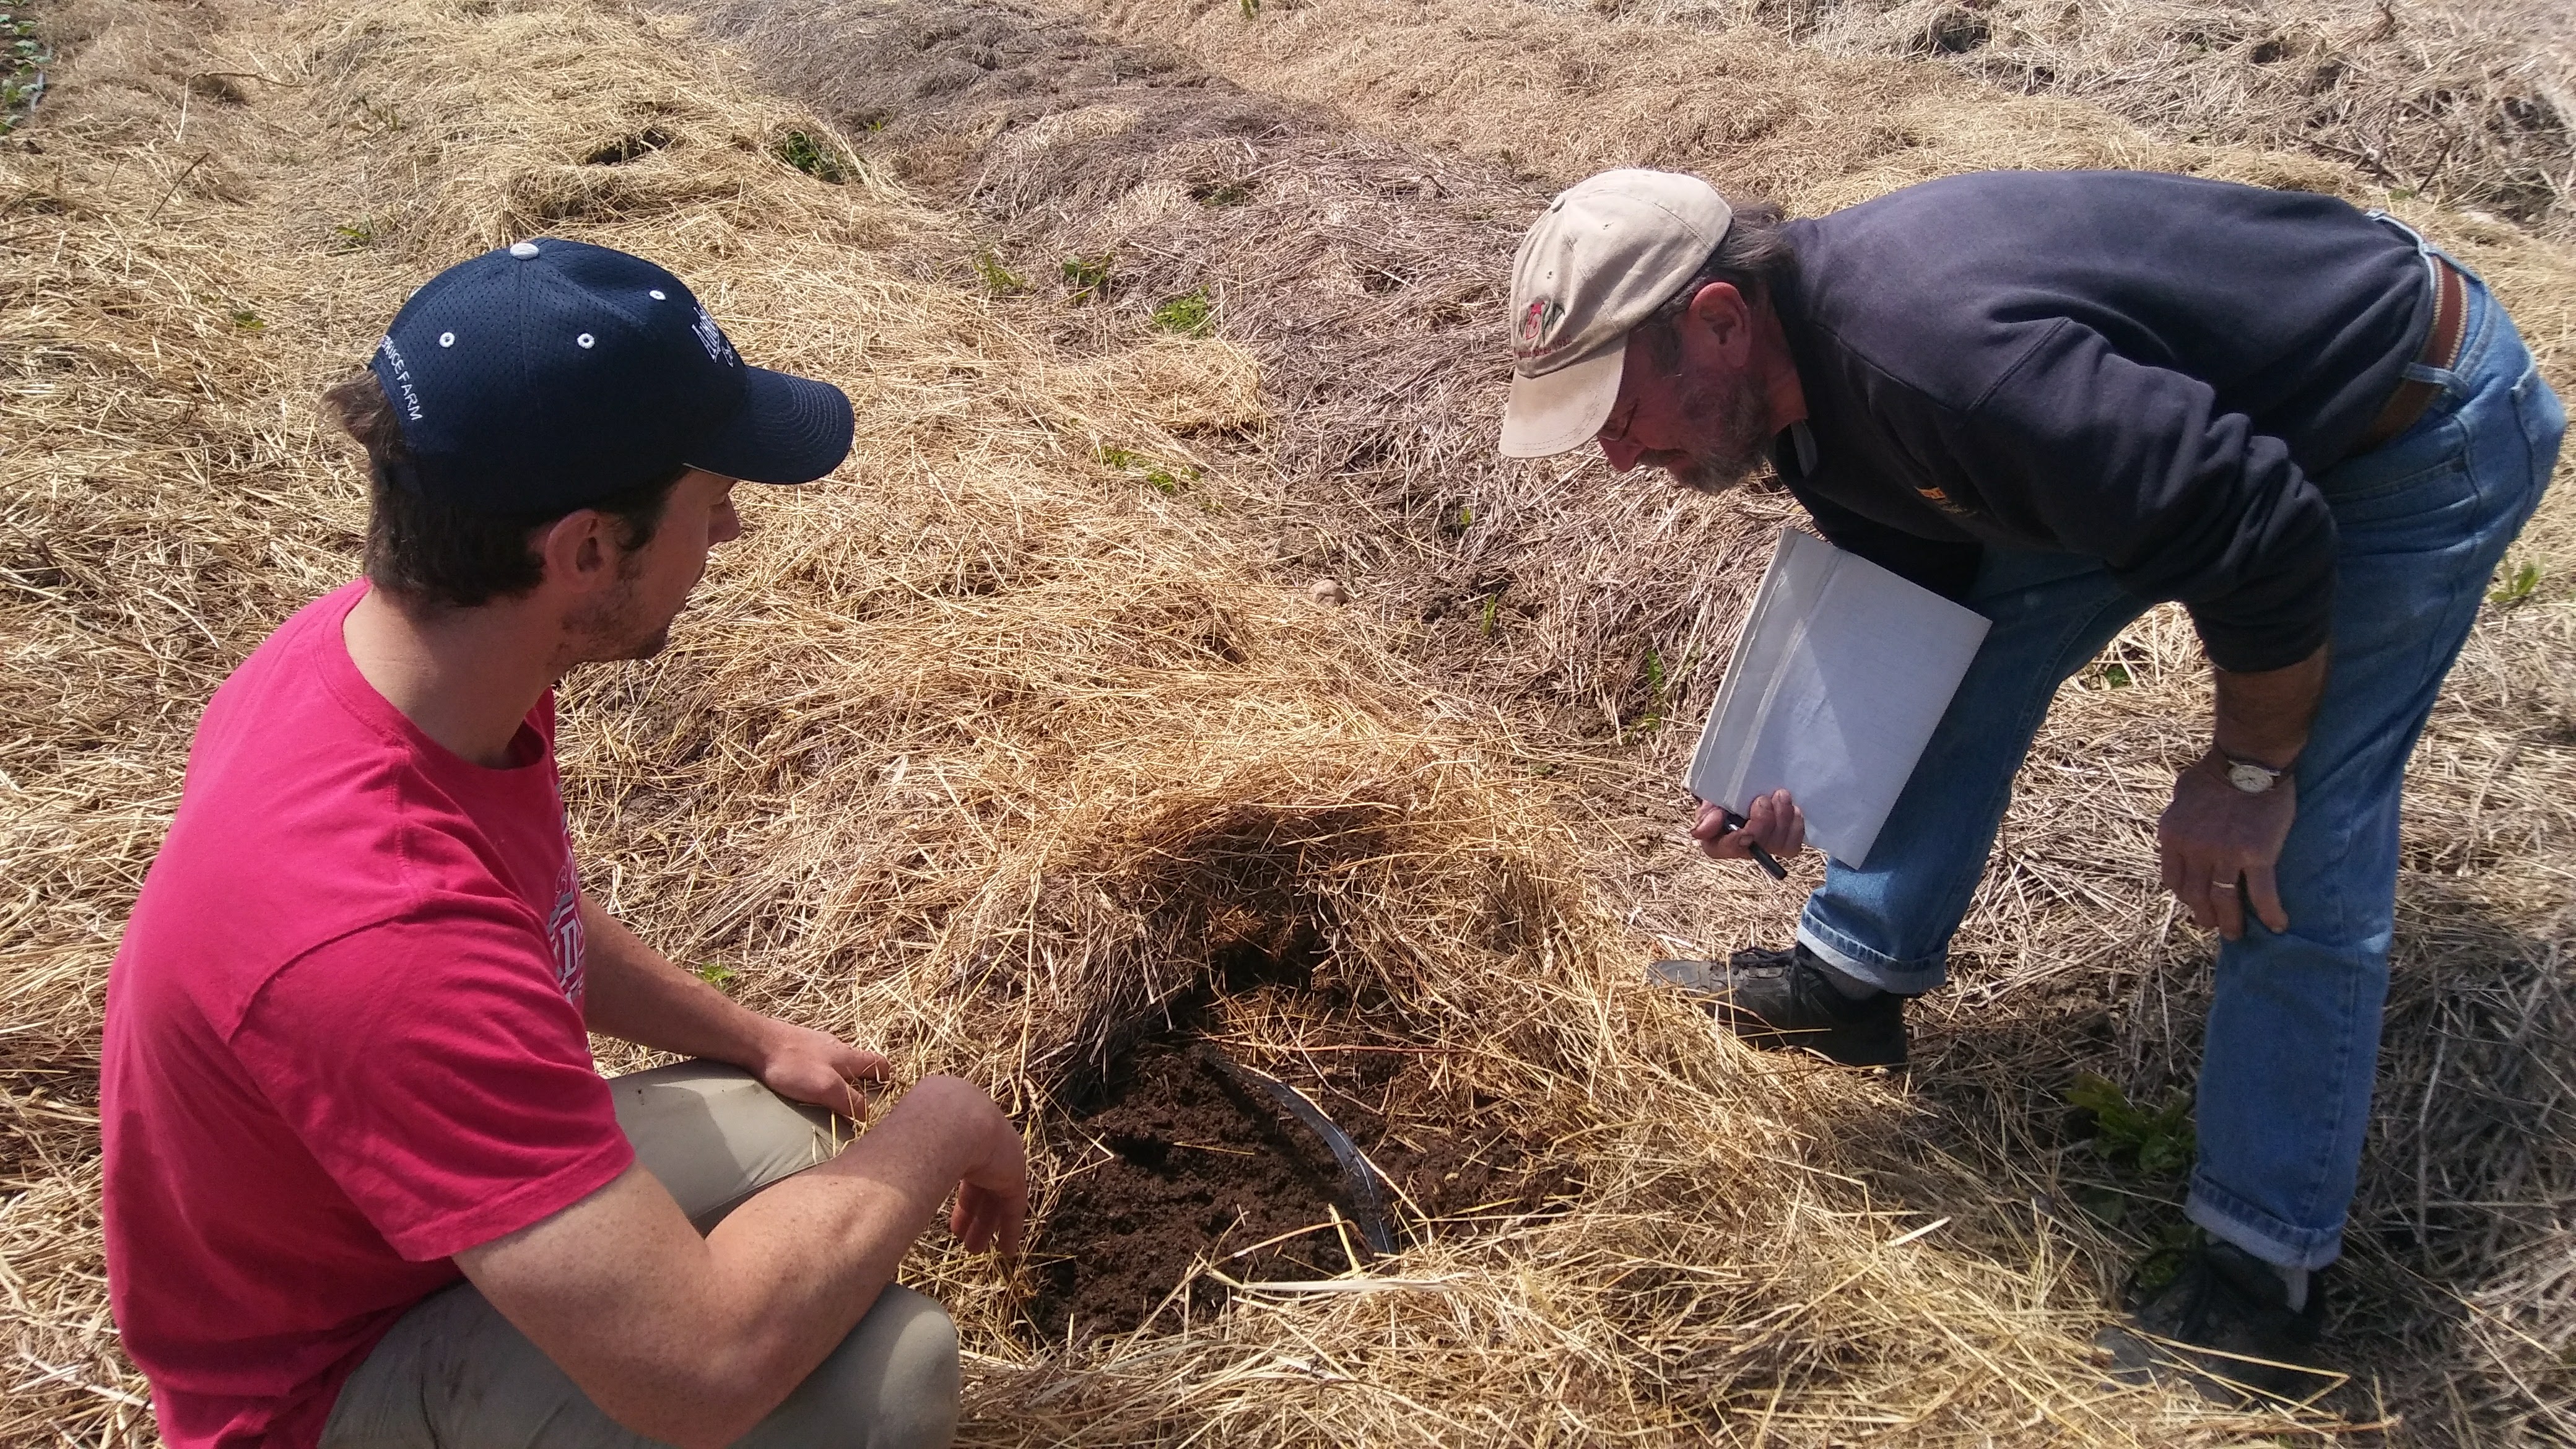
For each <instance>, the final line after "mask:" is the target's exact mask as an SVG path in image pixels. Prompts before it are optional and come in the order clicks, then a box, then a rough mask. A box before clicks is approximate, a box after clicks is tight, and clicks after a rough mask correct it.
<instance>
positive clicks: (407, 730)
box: [101, 238, 1027, 1449]
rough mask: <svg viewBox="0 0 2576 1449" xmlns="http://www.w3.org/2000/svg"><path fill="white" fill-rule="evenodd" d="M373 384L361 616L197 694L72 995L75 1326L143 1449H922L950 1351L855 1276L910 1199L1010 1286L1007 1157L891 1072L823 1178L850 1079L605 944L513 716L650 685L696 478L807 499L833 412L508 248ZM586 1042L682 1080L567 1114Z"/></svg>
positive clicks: (824, 398) (548, 783)
mask: <svg viewBox="0 0 2576 1449" xmlns="http://www.w3.org/2000/svg"><path fill="white" fill-rule="evenodd" d="M371 371H372V374H373V375H372V377H361V378H359V379H356V380H355V381H353V382H350V383H347V384H344V385H342V386H341V387H339V388H336V389H334V390H333V391H332V392H331V394H330V395H329V397H328V399H327V401H328V402H329V403H330V405H331V407H332V408H333V410H334V411H335V412H336V413H337V414H338V415H339V417H340V420H341V421H342V422H343V423H344V425H345V426H347V428H348V430H349V431H350V433H351V434H352V435H353V436H354V437H355V438H356V439H357V440H358V442H359V443H360V444H361V445H362V446H364V448H365V449H366V452H367V456H368V462H369V467H370V472H371V475H372V480H373V482H372V494H371V515H370V519H369V525H368V535H367V555H366V578H365V579H364V580H363V581H361V582H357V583H353V584H351V585H349V586H348V587H346V588H343V589H341V590H339V591H337V592H335V593H332V594H329V595H327V596H325V597H324V598H322V599H319V600H317V601H315V602H314V603H313V604H311V605H308V606H307V607H306V608H304V609H303V610H302V611H301V612H299V613H297V614H296V615H295V616H294V617H293V618H292V619H289V620H288V621H287V622H286V623H285V625H284V626H283V627H281V628H280V629H279V630H278V631H277V632H276V633H275V634H274V635H272V636H270V638H269V639H268V641H267V642H266V643H264V644H262V645H261V646H260V647H259V648H258V649H257V650H255V651H253V652H252V654H251V655H250V657H249V658H248V659H246V660H244V661H243V662H242V664H241V667H240V668H239V669H237V670H236V671H234V673H233V675H232V677H231V678H230V679H228V680H227V681H226V682H225V683H224V685H223V687H222V688H221V689H219V690H217V691H216V693H215V696H214V699H213V700H212V701H211V702H210V703H209V704H208V705H207V707H206V713H205V718H204V720H203V722H202V723H201V724H200V725H199V727H198V731H197V738H196V743H195V745H194V747H193V749H192V750H191V751H190V754H189V760H188V776H187V784H186V788H185V791H184V793H183V794H182V796H181V798H180V804H179V810H178V815H177V818H176V819H175V820H174V821H173V822H172V824H171V828H170V834H169V838H168V840H167V841H166V842H165V843H164V845H163V846H162V849H161V853H160V855H159V857H158V858H157V859H156V860H155V862H154V863H153V867H152V873H151V875H150V877H149V878H148V879H147V880H146V881H145V883H144V887H143V893H142V897H141V899H140V900H138V901H137V902H136V904H135V909H134V916H133V919H132V921H131V922H130V923H129V924H128V926H127V929H126V935H125V941H124V945H123V948H122V949H121V950H120V951H119V952H118V954H117V959H116V964H115V967H114V969H113V971H112V972H111V974H110V977H109V984H108V1006H107V1030H106V1041H105V1047H104V1059H103V1065H102V1082H101V1086H102V1097H103V1109H102V1113H101V1117H102V1129H103V1134H104V1137H105V1145H106V1194H105V1198H106V1201H105V1208H106V1220H107V1251H108V1277H109V1287H110V1291H111V1296H112V1298H113V1301H114V1306H115V1310H116V1317H117V1322H118V1325H119V1328H120V1330H121V1332H122V1334H123V1336H124V1341H125V1345H126V1348H127V1351H128V1352H129V1353H131V1355H132V1356H133V1358H134V1361H135V1362H136V1364H137V1365H138V1366H140V1367H141V1368H142V1370H143V1371H144V1373H145V1375H146V1376H147V1377H148V1378H149V1379H150V1380H151V1382H152V1388H153V1403H154V1408H155V1411H156V1413H157V1414H158V1417H159V1420H160V1427H161V1433H162V1436H163V1438H164V1439H165V1440H166V1441H167V1442H169V1443H170V1444H171V1445H173V1446H176V1449H196V1446H228V1449H229V1446H250V1445H273V1446H285V1449H312V1446H315V1445H331V1446H335V1449H336V1446H358V1445H366V1446H379V1445H381V1446H397V1445H398V1446H405V1449H410V1446H420V1449H427V1446H431V1445H458V1444H471V1445H481V1444H504V1443H506V1444H510V1445H525V1446H568V1445H583V1446H593V1445H641V1444H645V1443H650V1442H668V1443H673V1444H680V1445H700V1444H705V1445H717V1444H727V1443H735V1442H740V1443H746V1444H756V1445H764V1446H789V1445H822V1444H865V1445H886V1446H912V1445H931V1444H944V1443H946V1442H947V1440H948V1437H949V1434H950V1431H951V1429H952V1428H953V1426H954V1424H955V1420H956V1415H957V1393H958V1382H959V1369H958V1359H957V1345H956V1334H955V1330H954V1328H953V1326H952V1325H951V1324H950V1323H949V1321H948V1318H947V1316H946V1315H945V1314H944V1313H943V1312H941V1310H940V1309H939V1307H938V1306H937V1305H936V1304H934V1303H932V1302H931V1301H930V1300H928V1299H926V1298H922V1297H920V1296H919V1295H916V1294H913V1293H911V1292H909V1291H907V1290H905V1289H903V1288H901V1287H898V1286H895V1285H894V1283H893V1281H892V1280H893V1276H894V1272H895V1267H896V1265H897V1264H898V1263H899V1262H900V1261H901V1259H902V1257H903V1255H904V1253H905V1252H906V1251H907V1249H909V1247H910V1246H911V1244H912V1242H913V1240H914V1239H915V1238H916V1237H918V1236H919V1234H920V1233H921V1231H922V1230H923V1228H924V1227H925V1226H926V1225H927V1224H928V1222H929V1220H930V1218H931V1216H932V1215H933V1214H934V1213H935V1212H936V1210H937V1209H938V1207H939V1205H940V1204H941V1202H942V1201H944V1200H945V1199H947V1198H948V1196H949V1195H950V1193H951V1192H952V1190H953V1192H954V1193H955V1197H956V1206H955V1208H954V1210H953V1212H952V1213H951V1215H950V1225H951V1228H952V1230H953V1231H955V1232H956V1234H957V1235H958V1236H959V1237H960V1238H961V1239H963V1240H964V1241H965V1244H966V1246H967V1247H968V1248H969V1249H982V1248H984V1247H986V1246H994V1247H998V1248H1000V1249H1002V1250H1003V1251H1005V1252H1010V1251H1014V1250H1016V1248H1017V1245H1018V1238H1019V1231H1020V1222H1021V1218H1022V1216H1023V1213H1024V1211H1025V1207H1026V1197H1027V1175H1026V1167H1025V1163H1024V1160H1023V1157H1022V1151H1021V1142H1020V1137H1019V1134H1018V1131H1017V1130H1016V1129H1015V1128H1014V1127H1013V1126H1012V1125H1011V1124H1010V1122H1009V1121H1008V1120H1006V1119H1005V1118H1004V1117H1003V1116H1002V1114H1001V1112H1000V1111H999V1109H997V1108H996V1107H995V1106H994V1105H993V1103H992V1100H991V1099H990V1098H989V1097H987V1096H986V1095H985V1094H984V1093H983V1092H982V1091H980V1090H978V1089H977V1088H975V1087H973V1086H971V1085H969V1084H968V1083H966V1082H963V1081H960V1080H958V1079H956V1078H953V1077H928V1078H924V1079H923V1080H922V1081H920V1082H919V1083H917V1084H915V1085H914V1086H913V1087H912V1089H911V1090H910V1091H909V1092H908V1093H906V1094H905V1096H904V1097H903V1099H902V1100H901V1101H900V1102H899V1103H897V1104H896V1105H895V1106H894V1107H893V1108H892V1109H891V1110H890V1111H888V1112H887V1113H886V1114H885V1115H884V1116H883V1118H882V1119H881V1120H879V1121H878V1122H877V1124H876V1125H875V1126H874V1127H872V1128H870V1129H869V1130H868V1132H867V1133H866V1135H864V1136H862V1137H859V1138H857V1139H856V1140H855V1141H847V1139H848V1131H847V1128H846V1124H844V1125H843V1126H842V1127H841V1128H840V1129H838V1130H836V1129H835V1127H834V1125H833V1117H832V1115H831V1114H832V1113H833V1112H840V1113H844V1114H852V1115H855V1114H856V1112H857V1111H858V1109H859V1107H860V1105H861V1099H860V1095H859V1094H860V1084H861V1083H862V1082H867V1081H873V1080H878V1079H881V1078H883V1077H884V1076H885V1075H886V1072H887V1063H886V1060H885V1059H884V1058H883V1057H881V1056H878V1055H877V1054H875V1053H873V1052H867V1051H861V1050H858V1049H857V1048H854V1047H852V1046H849V1045H847V1044H845V1043H843V1042H841V1041H839V1040H836V1039H835V1038H833V1037H832V1036H830V1035H828V1034H826V1033H824V1032H820V1031H814V1030H810V1029H808V1028H804V1027H798V1026H791V1025H789V1024H787V1023H785V1022H782V1021H778V1020H775V1019H772V1018H768V1017H763V1016H760V1015H757V1014H755V1013H753V1012H750V1011H748V1010H745V1009H744V1008H742V1007H740V1006H738V1005H736V1004H735V1003H733V1002H732V1001H731V1000H729V999H728V998H726V997H725V996H724V995H723V994H722V993H721V992H718V991H716V990H715V989H714V988H713V987H710V986H708V985H706V984H705V983H703V982H701V981H699V980H698V979H697V978H695V977H694V976H692V975H690V974H689V973H688V972H686V971H683V970H681V969H680V968H678V967H677V966H675V965H673V964H672V963H671V962H670V961H668V960H667V959H665V958H664V957H662V956H661V955H660V954H658V953H657V952H655V951H653V950H652V949H651V948H650V947H648V946H646V945H644V943H643V942H641V941H639V940H638V939H636V937H635V936H634V935H633V934H631V933H630V932H629V931H628V930H627V929H626V928H625V927H624V926H622V925H620V924H619V923H618V922H617V921H616V919H615V918H613V917H611V916H609V915H608V914H607V913H606V912H605V911H603V910H602V909H601V908H600V906H599V904H598V903H597V902H596V901H595V900H594V899H593V898H592V897H591V896H590V895H589V894H588V893H587V892H585V891H584V890H583V888H582V885H581V880H580V873H579V871H578V870H577V868H576V866H575V862H574V859H573V853H572V845H571V839H570V837H569V835H568V833H567V831H566V829H565V822H564V809H563V800H562V796H561V793H560V791H559V787H558V784H557V780H556V776H555V765H554V729H555V722H554V704H553V686H554V684H555V682H556V681H557V680H558V679H560V678H561V677H562V675H563V674H564V672H565V671H566V670H568V669H570V668H571V667H572V666H574V665H576V664H581V663H585V662H591V661H602V660H617V659H640V658H645V657H648V656H650V655H652V654H653V653H655V652H657V651H659V650H660V649H661V648H662V646H663V644H664V643H665V641H666V640H667V639H668V637H669V631H670V625H671V621H672V619H673V617H674V616H675V615H676V614H677V613H678V612H679V610H680V607H681V604H682V602H683V601H684V600H685V599H686V598H687V596H688V594H689V592H690V590H691V588H692V587H693V586H695V584H696V583H697V581H698V578H699V576H700V574H701V573H703V572H704V570H705V567H706V560H707V554H708V551H709V550H710V549H711V548H713V547H714V546H715V545H717V544H720V543H724V542H727V541H729V540H731V539H733V538H735V537H737V536H738V535H739V534H740V533H741V524H740V522H739V520H738V519H737V518H736V516H735V513H734V508H733V504H732V502H731V494H732V490H733V487H734V485H735V482H736V480H741V479H747V480H751V481H755V482H763V483H781V484H792V483H803V482H807V481H810V480H812V479H815V478H819V477H821V476H823V475H824V474H826V473H828V472H830V471H831V470H832V469H833V468H834V467H835V466H837V465H838V464H839V462H840V460H841V458H842V457H843V456H844V455H845V454H846V453H847V452H848V449H849V443H850V432H851V415H850V407H849V401H848V399H847V398H846V397H844V396H843V395H842V394H841V393H840V392H839V390H837V389H835V388H833V387H831V386H829V385H827V384H824V383H819V382H814V381H810V380H807V379H803V378H796V377H790V376H787V375H785V374H781V373H775V372H768V371H764V370H762V369H758V368H752V367H747V366H745V365H744V364H743V363H742V361H741V359H740V358H738V357H737V356H735V354H734V351H733V347H732V345H731V343H730V342H728V341H727V340H726V338H725V336H724V333H723V332H722V330H720V329H719V328H718V327H717V326H716V324H715V322H714V320H713V319H711V318H710V317H708V315H707V314H706V312H705V311H704V310H703V309H701V308H700V307H699V306H698V304H697V302H696V300H695V299H694V298H693V297H692V296H691V295H690V294H689V291H688V289H687V288H686V287H685V286H683V285H681V283H680V281H679V279H678V278H676V277H674V276H672V275H671V274H670V273H669V272H666V271H664V270H663V269H661V268H660V267H657V266H654V265H653V264H652V263H650V262H646V261H644V260H642V259H640V258H637V257H632V256H628V255H626V254H624V253H622V252H615V251H610V250H607V249H605V248H600V247H593V246H586V245H583V244H580V243H576V242H567V241H558V240H553V239H548V238H540V239H538V240H536V241H529V242H520V243H518V244H517V245H515V246H512V247H509V248H505V249H503V250H500V251H495V252H491V253H488V254H486V255H484V256H481V257H477V258H474V259H473V260H471V261H467V262H464V263H461V264H459V265H458V266H455V267H453V268H450V269H449V270H448V271H447V272H445V273H443V274H441V275H440V276H439V277H438V278H436V279H435V280H433V281H431V282H430V283H429V285H428V286H426V287H423V288H422V289H421V290H420V291H419V292H417V293H415V294H413V296H412V298H411V300H410V301H409V302H407V303H406V304H405V305H404V306H403V308H402V310H401V312H400V314H399V315H397V316H396V317H395V319H394V321H393V324H392V326H391V327H389V328H388V329H387V332H386V335H385V337H384V339H383V340H382V342H381V343H380V344H379V346H378V347H377V350H376V353H375V356H374V359H373V362H372V365H371ZM591 1032H599V1033H603V1034H606V1035H610V1036H615V1037H620V1038H624V1039H626V1040H628V1041H632V1042H636V1043H639V1044H641V1045H643V1046H647V1047H652V1048H656V1049H659V1050H662V1051H667V1052H674V1053H678V1054H680V1055H682V1056H685V1057H689V1058H693V1059H695V1060H691V1061H688V1062H685V1063H683V1064H681V1065H679V1066H675V1067H665V1068H659V1069H656V1070H654V1071H649V1072H642V1073H638V1074H635V1075H633V1076H627V1077H619V1078H615V1079H609V1080H603V1079H602V1078H601V1077H600V1076H599V1075H598V1073H597V1072H596V1071H595V1070H594V1068H593V1066H592V1063H591V1057H590V1048H589V1033H591ZM845 1141H847V1145H846V1146H845V1145H843V1143H844V1142H845ZM807 1169H810V1170H807Z"/></svg>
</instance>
